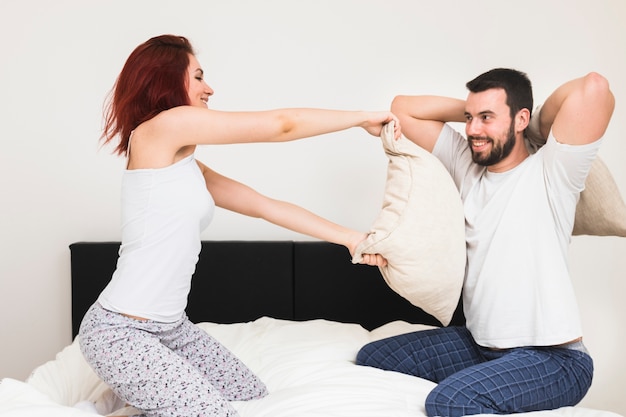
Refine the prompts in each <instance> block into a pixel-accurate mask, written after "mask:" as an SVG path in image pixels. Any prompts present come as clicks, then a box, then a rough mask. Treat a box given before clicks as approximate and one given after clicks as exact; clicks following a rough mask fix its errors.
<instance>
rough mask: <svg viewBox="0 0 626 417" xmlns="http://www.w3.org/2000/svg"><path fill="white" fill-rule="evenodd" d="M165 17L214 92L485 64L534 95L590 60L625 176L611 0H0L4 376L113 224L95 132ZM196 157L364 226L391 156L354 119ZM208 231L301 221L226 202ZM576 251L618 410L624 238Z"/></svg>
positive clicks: (624, 92) (360, 102) (602, 390)
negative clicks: (107, 102) (520, 77)
mask: <svg viewBox="0 0 626 417" xmlns="http://www.w3.org/2000/svg"><path fill="white" fill-rule="evenodd" d="M162 33H175V34H183V35H186V36H188V37H189V38H190V39H191V40H192V42H194V44H195V46H196V47H197V49H198V52H199V54H198V58H199V60H200V62H201V63H202V64H203V66H204V68H205V71H206V78H207V80H208V82H209V84H210V85H211V86H212V87H213V88H214V89H215V91H216V93H215V96H214V98H213V99H212V100H211V106H212V107H213V108H217V109H223V110H240V109H250V110H253V109H266V108H274V107H288V106H318V107H332V108H341V109H367V110H374V109H386V108H388V107H389V104H390V102H391V99H392V98H393V96H394V95H396V94H400V93H414V94H418V93H433V94H447V95H453V96H458V97H465V95H466V91H465V88H464V84H465V82H466V81H468V80H469V79H471V78H473V77H474V76H475V75H477V74H478V73H480V72H483V71H485V70H488V69H490V68H492V67H496V66H508V67H514V68H518V69H521V70H524V71H526V72H527V73H528V74H529V76H530V77H531V79H532V80H533V82H534V86H535V98H536V100H537V101H538V102H540V101H542V100H543V99H545V98H546V96H547V95H548V94H549V93H550V92H551V90H552V89H553V88H555V87H556V86H557V85H558V84H560V83H561V82H563V81H565V80H567V79H570V78H574V77H577V76H581V75H583V74H585V73H587V72H588V71H591V70H595V71H599V72H601V73H602V74H604V75H605V76H606V77H607V78H608V79H609V80H610V82H611V85H612V88H613V91H614V93H615V96H616V99H617V106H616V111H615V115H614V117H613V121H612V123H611V126H610V127H609V130H608V132H607V135H606V138H607V139H606V141H605V144H604V145H603V148H602V150H601V156H602V157H603V158H604V160H605V162H606V163H607V165H609V168H610V169H611V170H612V172H613V173H614V175H615V177H616V179H617V182H618V185H619V187H620V189H621V191H622V193H623V194H626V166H625V165H624V164H623V160H624V156H626V143H625V142H624V140H623V139H622V137H623V132H624V131H625V130H626V107H625V103H626V85H625V83H626V77H625V76H624V74H626V61H625V60H626V51H625V48H624V40H625V39H626V2H624V1H623V0H596V1H594V2H589V1H582V0H575V1H572V0H569V1H554V2H545V1H543V0H529V1H526V2H521V3H520V2H517V3H512V2H504V1H499V0H487V1H473V2H470V1H414V0H314V1H313V0H307V1H289V0H271V1H253V0H248V1H245V0H233V1H217V0H193V1H192V0H187V1H178V2H172V1H153V0H150V1H148V0H141V1H125V0H109V1H106V2H103V1H84V0H57V1H54V2H51V1H47V0H3V1H2V3H0V36H1V37H0V39H2V49H1V51H2V52H1V54H0V83H1V93H0V100H1V104H0V106H1V107H0V110H1V111H0V121H1V123H0V135H1V136H0V140H1V144H2V146H1V150H0V192H1V195H2V197H1V199H2V200H1V201H2V203H1V210H2V211H1V215H0V231H1V232H0V233H1V235H0V236H1V237H0V245H1V246H0V256H1V258H0V317H1V319H0V323H1V324H0V325H1V326H2V327H1V330H0V335H1V336H0V337H1V338H2V343H0V377H13V378H19V379H23V378H26V377H27V375H28V374H29V372H30V371H31V370H32V369H33V368H34V367H35V366H37V365H39V364H41V363H43V362H44V361H46V360H50V359H52V358H53V357H54V355H55V353H56V352H57V351H59V350H60V349H61V348H62V347H63V346H64V345H66V344H68V343H69V342H70V269H69V250H68V245H69V244H70V243H72V242H75V241H79V240H91V241H100V240H118V239H119V225H118V222H119V205H118V202H119V180H120V173H121V167H122V162H123V161H122V160H121V159H118V158H116V157H113V156H111V155H110V150H111V149H110V148H105V149H102V150H101V149H99V147H98V141H97V140H98V136H99V133H100V127H101V110H102V103H103V100H104V97H105V94H106V93H107V91H108V90H109V89H110V87H111V86H112V84H113V82H114V79H115V77H116V75H117V73H118V72H119V70H120V69H121V66H122V64H123V63H124V61H125V59H126V57H127V56H128V54H129V53H130V52H131V50H132V49H133V48H134V47H135V46H136V45H137V44H139V43H141V42H143V41H145V40H146V39H148V38H149V37H152V36H154V35H158V34H162ZM198 157H199V158H200V159H202V160H204V161H205V162H206V163H207V164H209V165H211V166H213V167H214V168H215V169H217V170H218V171H221V172H222V173H224V174H226V175H229V176H232V177H234V178H236V179H238V180H240V181H243V182H246V183H248V184H250V185H252V186H254V187H256V188H258V189H259V190H260V191H262V192H264V193H266V194H269V195H271V196H274V197H277V198H282V199H287V200H291V201H293V202H296V203H298V204H301V205H304V206H305V207H307V208H309V209H312V210H313V211H316V212H318V213H320V214H322V215H324V216H326V217H329V218H330V219H332V220H334V221H337V222H339V223H344V224H346V225H348V226H351V227H354V228H358V229H362V230H367V229H368V227H369V225H370V223H371V221H372V220H373V219H374V218H375V216H376V214H377V212H378V210H379V204H380V198H381V195H382V190H383V187H384V176H385V163H386V161H385V159H384V157H383V155H382V152H381V150H380V145H379V143H378V141H377V139H376V138H372V137H370V136H368V135H367V134H365V133H364V132H363V131H361V130H358V129H353V130H350V131H347V132H344V133H341V134H334V135H328V136H325V137H321V138H315V139H309V140H305V141H302V142H299V143H289V144H279V145H269V144H263V145H250V146H230V147H228V146H223V147H214V148H210V147H207V148H203V149H201V150H199V151H198ZM620 162H622V163H620ZM204 238H206V239H303V237H302V236H299V235H295V234H293V233H290V232H287V231H284V230H280V229H278V228H276V227H274V226H271V225H267V224H263V223H262V222H259V221H255V220H251V219H245V218H242V217H240V216H236V215H231V214H228V213H224V212H222V211H220V212H218V214H217V216H216V218H215V221H214V223H213V224H212V226H211V227H210V228H209V229H208V231H206V233H205V234H204ZM571 254H572V263H571V265H572V275H573V280H574V281H575V284H576V288H577V291H578V296H579V298H580V301H581V307H582V310H583V315H584V326H585V331H586V343H587V345H588V347H589V348H590V349H591V351H592V352H593V353H594V354H595V358H596V359H595V360H596V377H595V382H594V384H593V387H592V389H591V391H590V393H589V395H588V396H587V398H586V399H585V400H584V403H583V405H585V406H587V407H593V408H603V409H609V410H612V411H616V412H620V413H622V414H626V405H625V402H624V400H623V398H621V395H623V387H624V385H625V384H626V361H625V360H624V355H623V352H622V350H623V349H622V347H623V346H624V345H626V337H625V335H624V330H623V329H624V318H625V316H626V314H625V312H626V307H625V306H626V302H624V295H623V294H624V293H625V292H626V282H625V281H624V279H623V278H624V271H625V270H626V256H624V255H626V239H617V238H597V237H575V238H574V239H573V243H572V246H571Z"/></svg>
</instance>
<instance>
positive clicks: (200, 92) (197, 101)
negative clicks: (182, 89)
mask: <svg viewBox="0 0 626 417" xmlns="http://www.w3.org/2000/svg"><path fill="white" fill-rule="evenodd" d="M187 76H188V78H187V95H188V96H189V103H190V104H191V105H192V106H196V107H204V108H206V107H207V103H208V101H209V96H212V95H213V89H212V88H211V87H209V85H208V84H207V83H206V82H205V81H204V71H203V70H202V68H200V64H199V63H198V60H197V59H196V57H195V56H194V55H189V67H187Z"/></svg>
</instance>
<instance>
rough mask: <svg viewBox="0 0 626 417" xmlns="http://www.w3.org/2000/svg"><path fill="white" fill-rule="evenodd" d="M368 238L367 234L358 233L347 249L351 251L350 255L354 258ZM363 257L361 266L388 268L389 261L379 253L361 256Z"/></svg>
mask: <svg viewBox="0 0 626 417" xmlns="http://www.w3.org/2000/svg"><path fill="white" fill-rule="evenodd" d="M366 238H367V233H356V234H355V235H354V237H353V238H352V239H351V241H350V243H349V244H348V245H346V247H347V248H348V250H349V251H350V255H352V256H353V257H354V252H355V251H356V248H357V247H358V246H359V244H360V243H361V242H363V241H364V240H365V239H366ZM361 257H362V259H361V262H359V263H360V264H364V265H370V266H386V265H387V259H385V258H384V257H383V256H382V255H381V254H379V253H375V254H372V253H364V254H361Z"/></svg>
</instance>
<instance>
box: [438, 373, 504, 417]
mask: <svg viewBox="0 0 626 417" xmlns="http://www.w3.org/2000/svg"><path fill="white" fill-rule="evenodd" d="M469 391H471V392H469ZM488 403H489V400H488V399H487V398H485V397H482V396H480V395H477V393H476V392H475V391H473V390H472V389H471V387H469V386H468V387H466V390H462V389H457V388H453V387H451V386H448V385H446V384H445V382H443V383H441V384H439V385H437V386H436V387H435V388H434V389H433V390H432V391H431V392H430V393H429V394H428V396H427V397H426V404H425V405H426V415H427V416H429V417H434V416H440V417H461V416H465V415H472V414H494V413H497V411H496V410H493V409H492V408H491V407H489V406H488Z"/></svg>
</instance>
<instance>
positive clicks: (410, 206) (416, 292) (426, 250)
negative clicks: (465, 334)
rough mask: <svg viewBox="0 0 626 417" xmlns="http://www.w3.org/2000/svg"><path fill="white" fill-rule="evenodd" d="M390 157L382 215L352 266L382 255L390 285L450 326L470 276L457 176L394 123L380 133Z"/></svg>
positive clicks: (359, 247) (361, 245)
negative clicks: (466, 277)
mask: <svg viewBox="0 0 626 417" xmlns="http://www.w3.org/2000/svg"><path fill="white" fill-rule="evenodd" d="M381 139H382V143H383V147H384V149H385V153H386V154H387V157H388V158H389V165H388V168H387V183H386V186H385V195H384V199H383V207H382V211H381V212H380V214H379V215H378V218H377V219H376V221H375V222H374V224H373V225H372V229H371V231H370V233H369V236H368V237H367V239H365V240H364V241H363V242H361V244H360V245H359V246H358V247H357V248H356V250H355V254H354V257H353V259H352V261H353V262H354V263H358V262H360V261H361V259H362V254H364V253H379V254H381V255H383V256H384V257H385V258H386V259H387V261H388V264H387V266H384V267H381V268H380V272H381V273H382V275H383V277H384V279H385V281H386V282H387V284H388V285H389V286H390V287H391V288H392V289H393V290H394V291H395V292H397V293H398V294H400V295H401V296H402V297H404V298H406V299H407V300H409V301H410V302H411V303H412V304H413V305H415V306H417V307H419V308H421V309H422V310H424V311H425V312H427V313H429V314H431V315H432V316H434V317H435V318H436V319H438V320H439V321H440V322H441V323H442V324H443V325H448V324H449V323H450V320H451V319H452V315H453V314H454V311H455V309H456V307H457V304H458V301H459V297H460V295H461V289H462V286H463V278H464V274H465V260H466V253H465V219H464V215H463V206H462V203H461V198H460V196H459V192H458V190H457V188H456V186H455V185H454V182H453V181H452V177H451V176H450V174H449V173H448V171H447V170H446V169H445V168H444V166H443V165H442V164H441V162H440V161H439V160H438V159H437V158H436V157H435V156H433V155H432V154H431V153H430V152H428V151H426V150H424V149H422V148H421V147H419V146H417V145H416V144H415V143H413V142H411V141H410V140H409V139H406V138H405V137H401V138H400V139H398V140H395V139H394V136H393V124H392V123H390V124H387V125H386V126H385V127H384V129H383V132H382V133H381Z"/></svg>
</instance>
